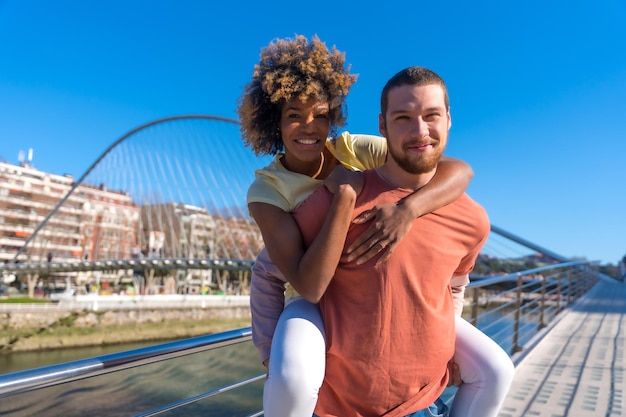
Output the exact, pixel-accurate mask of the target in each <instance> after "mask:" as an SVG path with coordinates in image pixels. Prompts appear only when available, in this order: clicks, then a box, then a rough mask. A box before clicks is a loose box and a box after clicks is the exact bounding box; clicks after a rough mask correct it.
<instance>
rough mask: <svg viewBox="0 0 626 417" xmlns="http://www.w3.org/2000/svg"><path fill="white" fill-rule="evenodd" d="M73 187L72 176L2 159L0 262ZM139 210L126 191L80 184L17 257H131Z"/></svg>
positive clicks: (32, 259) (28, 259)
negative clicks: (43, 170)
mask: <svg viewBox="0 0 626 417" xmlns="http://www.w3.org/2000/svg"><path fill="white" fill-rule="evenodd" d="M73 185H74V178H72V177H71V176H67V175H55V174H51V173H47V172H42V171H39V170H37V169H36V168H34V167H32V166H30V165H29V164H28V163H22V164H21V165H13V164H9V163H6V162H0V262H7V261H9V262H10V261H13V259H14V258H15V256H16V254H17V253H18V252H19V250H20V249H21V248H23V247H24V245H25V243H26V242H27V240H28V239H29V237H30V236H31V235H32V234H33V233H34V232H35V229H36V227H37V226H38V225H39V224H40V223H41V222H42V221H43V220H44V219H45V218H46V216H48V215H49V214H50V212H51V211H52V210H53V208H54V207H55V206H56V205H57V203H58V202H59V201H60V200H61V199H62V198H64V197H65V196H66V195H67V193H68V191H69V190H70V189H71V188H72V186H73ZM139 216H140V210H139V207H137V206H136V205H135V204H133V202H132V199H131V197H130V196H129V195H127V194H125V193H123V192H120V191H113V190H107V189H106V186H105V185H98V186H95V185H82V184H81V185H79V186H78V187H77V188H76V189H75V190H74V192H73V193H72V195H70V197H69V198H68V199H67V200H66V201H65V202H64V203H63V205H62V206H61V207H60V208H59V210H58V211H57V212H56V213H55V214H54V215H53V216H52V217H50V219H49V220H48V222H47V223H46V225H45V226H44V227H43V228H42V229H41V230H39V231H38V232H37V233H36V234H35V236H34V237H32V238H31V239H30V241H29V242H28V244H27V245H26V247H24V248H23V251H22V253H21V254H20V255H19V257H18V260H19V261H21V262H46V261H52V262H61V261H72V260H73V261H75V260H80V259H119V258H130V257H131V251H132V249H133V247H134V246H135V244H136V241H137V230H138V224H139Z"/></svg>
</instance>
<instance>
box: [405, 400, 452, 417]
mask: <svg viewBox="0 0 626 417" xmlns="http://www.w3.org/2000/svg"><path fill="white" fill-rule="evenodd" d="M448 414H450V410H449V409H448V406H447V405H446V403H444V402H443V401H441V400H440V399H437V401H435V402H434V403H432V404H431V405H430V406H429V407H428V408H425V409H423V410H420V411H416V412H414V413H413V414H409V415H408V416H406V417H448Z"/></svg>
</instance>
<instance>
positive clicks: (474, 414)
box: [450, 317, 515, 417]
mask: <svg viewBox="0 0 626 417" xmlns="http://www.w3.org/2000/svg"><path fill="white" fill-rule="evenodd" d="M455 325H456V349H455V353H454V360H455V362H456V363H457V364H458V365H459V368H460V370H461V378H462V379H463V384H461V386H460V387H459V389H458V390H457V392H456V395H455V396H454V401H453V403H452V407H451V409H450V417H461V416H464V417H495V416H496V415H497V414H498V410H499V409H500V406H501V405H502V402H503V401H504V397H505V396H506V394H507V392H508V391H509V387H510V385H511V381H512V380H513V374H514V372H515V367H514V366H513V362H512V361H511V358H510V357H509V355H507V354H506V352H505V351H504V350H503V349H502V348H501V347H500V346H499V345H498V344H497V343H496V342H494V341H493V339H491V338H490V337H489V336H487V335H486V334H484V333H483V332H481V331H480V330H478V329H477V328H476V327H474V326H473V325H472V324H470V323H469V322H467V321H465V320H463V319H462V318H460V317H457V318H456V321H455Z"/></svg>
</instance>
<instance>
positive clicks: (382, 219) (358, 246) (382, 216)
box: [346, 203, 415, 264]
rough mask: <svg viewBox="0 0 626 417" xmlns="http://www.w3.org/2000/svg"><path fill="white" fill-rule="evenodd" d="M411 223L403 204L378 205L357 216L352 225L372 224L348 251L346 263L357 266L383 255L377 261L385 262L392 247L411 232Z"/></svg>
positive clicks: (412, 218)
mask: <svg viewBox="0 0 626 417" xmlns="http://www.w3.org/2000/svg"><path fill="white" fill-rule="evenodd" d="M413 220H415V215H414V214H413V212H412V211H411V210H410V209H409V208H408V207H407V206H406V205H404V204H402V203H400V204H381V205H378V206H376V207H374V208H372V209H370V210H368V211H365V212H363V213H361V214H360V215H359V216H358V217H357V218H355V219H354V220H353V223H357V224H362V223H366V222H368V221H371V222H372V224H371V225H370V226H369V227H368V228H367V230H365V231H364V232H363V233H362V234H361V235H360V236H359V237H357V238H356V240H355V241H354V242H352V244H351V245H350V246H349V247H348V249H347V250H346V253H347V254H348V262H350V261H352V260H354V259H356V263H357V264H362V263H364V262H367V261H369V260H370V259H372V258H373V257H374V256H376V255H377V254H378V253H379V252H381V251H384V252H383V255H382V256H381V257H380V259H379V260H378V261H377V262H378V263H381V262H385V261H386V260H387V258H389V256H390V255H391V252H393V250H394V248H395V247H396V245H397V244H398V243H399V242H400V241H401V240H402V238H404V236H405V235H406V234H407V233H408V232H409V230H410V229H411V225H412V224H413Z"/></svg>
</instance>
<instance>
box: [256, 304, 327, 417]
mask: <svg viewBox="0 0 626 417" xmlns="http://www.w3.org/2000/svg"><path fill="white" fill-rule="evenodd" d="M325 367H326V339H325V333H324V325H323V322H322V317H321V315H320V312H319V309H318V307H317V305H315V304H311V303H309V302H308V301H306V300H305V299H304V298H298V299H296V300H293V301H291V302H290V303H289V304H287V306H286V307H285V310H284V311H283V312H282V314H281V315H280V319H279V320H278V324H277V326H276V331H275V332H274V337H273V338H272V350H271V353H270V363H269V372H268V378H267V380H266V381H265V388H264V390H263V412H264V415H265V417H302V416H312V415H313V411H314V409H315V404H316V403H317V394H318V391H319V388H320V386H321V385H322V381H323V380H324V372H325Z"/></svg>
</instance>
